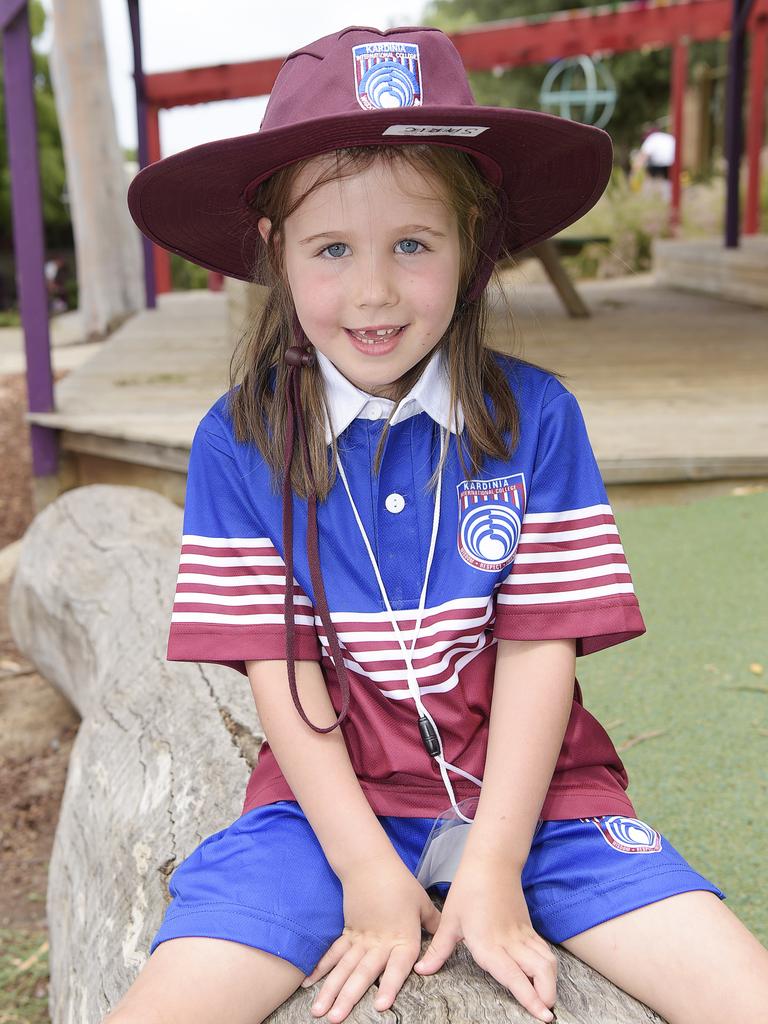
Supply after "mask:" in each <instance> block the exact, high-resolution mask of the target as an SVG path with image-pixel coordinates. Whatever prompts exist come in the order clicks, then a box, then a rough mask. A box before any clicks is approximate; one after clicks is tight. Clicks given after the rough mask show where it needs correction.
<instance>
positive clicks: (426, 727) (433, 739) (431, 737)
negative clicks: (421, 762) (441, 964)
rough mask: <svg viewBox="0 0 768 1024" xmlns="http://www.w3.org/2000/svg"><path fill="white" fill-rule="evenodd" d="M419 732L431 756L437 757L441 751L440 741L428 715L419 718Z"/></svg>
mask: <svg viewBox="0 0 768 1024" xmlns="http://www.w3.org/2000/svg"><path fill="white" fill-rule="evenodd" d="M419 732H420V733H421V742H422V743H423V744H424V749H425V750H426V752H427V753H428V754H429V755H430V757H436V756H437V755H438V754H439V753H440V743H439V741H438V739H437V733H436V732H435V727H434V726H433V725H432V723H431V722H430V720H429V719H428V718H427V716H426V715H421V716H420V718H419Z"/></svg>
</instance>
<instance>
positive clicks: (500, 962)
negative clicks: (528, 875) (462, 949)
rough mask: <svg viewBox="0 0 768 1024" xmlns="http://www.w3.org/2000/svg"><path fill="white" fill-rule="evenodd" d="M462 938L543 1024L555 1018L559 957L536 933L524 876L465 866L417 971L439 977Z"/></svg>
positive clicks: (482, 964)
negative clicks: (528, 903)
mask: <svg viewBox="0 0 768 1024" xmlns="http://www.w3.org/2000/svg"><path fill="white" fill-rule="evenodd" d="M470 872H471V873H470ZM462 939H463V940H464V944H465V945H466V946H467V948H468V949H469V951H470V953H471V954H472V956H473V958H474V960H475V963H476V964H477V965H478V967H481V968H482V969H483V970H484V971H488V973H489V974H492V975H493V977H494V978H495V979H496V980H497V981H498V982H500V983H501V984H502V985H504V986H506V988H508V989H509V991H510V992H511V993H512V995H513V996H515V998H516V999H517V1000H518V1002H519V1003H520V1004H521V1005H522V1006H523V1007H524V1008H525V1009H526V1010H528V1012H529V1013H531V1014H533V1016H535V1017H538V1019H539V1020H543V1021H551V1020H553V1019H554V1016H553V1014H552V1013H551V1011H550V1009H549V1007H551V1006H554V1004H555V1001H556V999H557V989H556V984H555V983H556V978H557V958H556V957H555V955H554V953H552V951H551V949H550V948H549V945H548V944H547V943H546V942H545V941H544V939H542V938H541V937H540V936H539V935H537V934H536V932H535V931H534V930H533V926H532V924H531V918H530V915H529V913H528V906H527V904H526V902H525V897H524V895H523V888H522V883H521V881H520V874H519V873H518V872H514V871H513V872H509V871H505V872H504V874H502V873H501V871H500V870H499V869H498V868H494V867H489V866H488V865H487V864H485V863H480V862H478V861H475V862H474V863H473V864H471V865H466V864H461V865H460V866H459V870H458V871H457V873H456V877H455V878H454V880H453V882H452V883H451V887H450V889H449V890H448V895H447V896H446V898H445V903H444V905H443V910H442V917H441V920H440V925H439V927H438V929H437V931H436V932H435V934H434V935H433V937H432V941H431V942H430V944H429V946H428V948H427V951H426V952H425V954H424V956H423V957H422V958H421V960H418V961H417V962H416V963H415V964H414V966H413V970H414V971H415V972H416V973H417V974H419V975H424V974H434V973H435V971H438V970H439V969H440V968H441V967H442V966H443V964H444V963H445V961H446V960H447V959H448V957H449V956H450V955H451V953H452V952H453V950H454V947H455V946H456V943H457V942H460V941H461V940H462ZM529 979H532V981H533V984H531V981H530V980H529Z"/></svg>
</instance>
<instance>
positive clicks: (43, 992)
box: [0, 894, 50, 1024]
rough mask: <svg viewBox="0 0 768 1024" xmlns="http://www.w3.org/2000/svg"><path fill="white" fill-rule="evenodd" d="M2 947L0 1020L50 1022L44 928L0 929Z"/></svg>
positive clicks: (26, 1023)
mask: <svg viewBox="0 0 768 1024" xmlns="http://www.w3.org/2000/svg"><path fill="white" fill-rule="evenodd" d="M30 898H31V894H30ZM0 950H1V951H2V952H0V1021H2V1022H4V1024H48V1022H49V1021H50V1016H49V1014H48V942H47V940H46V935H45V932H42V931H20V930H11V929H8V928H3V929H0Z"/></svg>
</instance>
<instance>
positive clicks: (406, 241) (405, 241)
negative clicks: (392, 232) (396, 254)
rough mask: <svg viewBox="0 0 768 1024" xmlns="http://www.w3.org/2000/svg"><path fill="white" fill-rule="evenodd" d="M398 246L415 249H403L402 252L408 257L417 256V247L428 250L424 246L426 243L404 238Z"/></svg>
mask: <svg viewBox="0 0 768 1024" xmlns="http://www.w3.org/2000/svg"><path fill="white" fill-rule="evenodd" d="M397 244H398V245H407V246H414V248H412V249H411V248H409V249H402V250H401V252H403V253H405V255H406V256H415V255H416V253H417V252H418V250H417V249H416V248H415V246H417V245H420V246H421V247H422V249H426V246H425V245H424V243H423V242H417V241H416V239H415V238H403V239H402V240H401V241H399V242H398V243H397Z"/></svg>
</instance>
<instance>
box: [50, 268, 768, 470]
mask: <svg viewBox="0 0 768 1024" xmlns="http://www.w3.org/2000/svg"><path fill="white" fill-rule="evenodd" d="M537 276H538V274H537V268H536V264H534V263H528V262H526V263H524V264H523V265H522V266H521V267H519V268H517V269H515V270H512V271H507V272H505V273H504V275H503V283H504V290H503V294H504V295H505V296H506V297H507V299H508V303H509V306H510V308H511V317H509V316H507V315H506V314H505V311H504V302H503V299H502V295H501V293H496V297H495V301H494V304H493V308H494V320H493V327H492V332H491V343H492V344H494V345H495V346H496V347H498V348H501V349H503V350H505V351H515V352H517V353H518V354H521V355H523V356H524V357H525V358H527V359H529V360H531V361H533V362H537V363H539V364H540V365H544V366H546V367H547V368H550V369H553V370H556V371H558V372H559V373H561V374H563V375H564V383H565V384H566V386H567V387H569V388H570V389H571V390H573V391H574V393H575V394H576V395H577V397H578V398H579V401H580V402H581V405H582V408H583V410H584V414H585V418H586V421H587V425H588V428H589V431H590V436H591V439H592V443H593V446H594V448H595V451H596V453H597V456H598V460H599V462H600V465H601V469H602V471H603V474H604V476H605V478H606V480H607V481H609V482H611V483H632V482H637V481H646V482H648V481H671V480H696V479H713V478H721V477H731V478H744V477H768V402H766V395H768V346H766V344H765V341H766V336H768V331H766V327H767V326H768V324H767V323H766V319H767V318H766V312H765V310H764V309H760V308H756V307H750V306H746V305H741V304H738V303H736V302H729V301H725V300H721V299H716V298H711V297H709V296H702V295H691V294H688V293H685V292H678V291H673V290H671V289H667V288H664V287H663V286H661V285H659V284H658V283H657V282H655V281H654V278H653V276H652V275H650V274H644V275H635V276H633V277H628V278H621V279H613V280H610V281H604V282H600V281H592V282H582V283H580V285H579V291H580V292H581V294H582V296H583V298H584V300H585V301H586V302H587V304H588V306H589V307H590V309H591V310H592V314H593V315H592V316H591V317H589V318H586V319H573V318H570V317H568V316H567V314H566V313H565V312H564V310H563V309H562V306H561V304H560V302H559V299H558V298H557V295H556V294H555V293H554V291H553V289H552V287H551V286H550V285H549V284H548V283H545V282H542V281H541V280H540V279H538V280H537ZM80 347H82V348H85V346H80ZM96 347H97V350H96V351H95V352H94V354H92V355H90V358H88V359H87V361H85V362H84V363H83V364H82V365H80V367H79V368H78V369H76V370H74V371H73V372H72V373H70V374H69V375H68V376H67V377H65V378H64V379H63V380H61V381H60V382H59V383H58V385H57V387H56V404H57V412H56V413H52V414H48V415H42V414H36V415H35V416H34V417H33V418H34V421H35V422H38V423H45V424H47V425H50V426H55V427H58V428H62V429H64V430H66V431H67V437H69V438H71V437H72V436H73V435H74V434H77V433H79V434H82V435H88V436H89V437H90V442H89V450H90V451H91V452H94V453H95V452H97V451H99V445H100V444H101V443H102V442H101V441H100V440H99V439H104V441H103V448H104V454H105V455H106V454H107V453H108V455H109V457H112V458H114V457H116V452H117V448H116V445H120V444H123V445H126V446H128V447H129V448H130V447H132V446H133V447H134V456H133V458H134V459H135V461H139V462H146V458H147V456H146V452H147V451H148V449H149V447H150V446H160V447H159V448H158V451H160V450H161V449H162V452H164V453H167V456H168V458H169V459H170V462H171V463H172V464H173V467H174V468H176V469H177V471H178V466H179V460H180V459H182V460H183V459H184V458H185V454H184V453H185V452H186V451H187V450H188V448H189V445H190V442H191V439H192V435H193V433H194V429H195V427H196V425H197V423H198V421H199V420H200V418H201V416H202V415H203V413H204V412H205V411H206V410H207V409H208V407H209V406H210V405H211V404H212V403H213V402H214V401H215V400H216V398H218V397H219V395H221V394H222V393H223V392H224V391H226V389H227V375H228V370H229V359H230V355H231V351H232V347H233V344H232V341H231V340H230V338H229V336H228V326H227V303H226V295H225V293H211V292H207V291H197V292H184V293H175V294H171V295H164V296H160V300H159V305H158V309H157V310H152V311H144V312H142V313H140V314H138V315H137V316H135V317H134V318H132V319H131V320H130V321H128V322H127V323H125V324H123V326H122V327H121V328H119V329H118V330H117V331H116V332H115V333H114V334H112V335H111V336H110V337H109V338H108V339H107V340H106V341H104V342H101V343H97V346H96ZM89 348H91V346H89ZM162 452H161V454H160V455H158V452H157V451H156V452H155V453H154V455H152V457H151V463H152V464H153V465H155V466H161V465H162V464H163V459H164V458H165V457H166V455H165V454H162ZM118 457H119V456H118ZM126 457H127V458H129V459H131V458H132V456H131V455H130V454H128V452H126ZM182 464H183V461H182ZM169 468H171V467H170V465H169Z"/></svg>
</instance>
